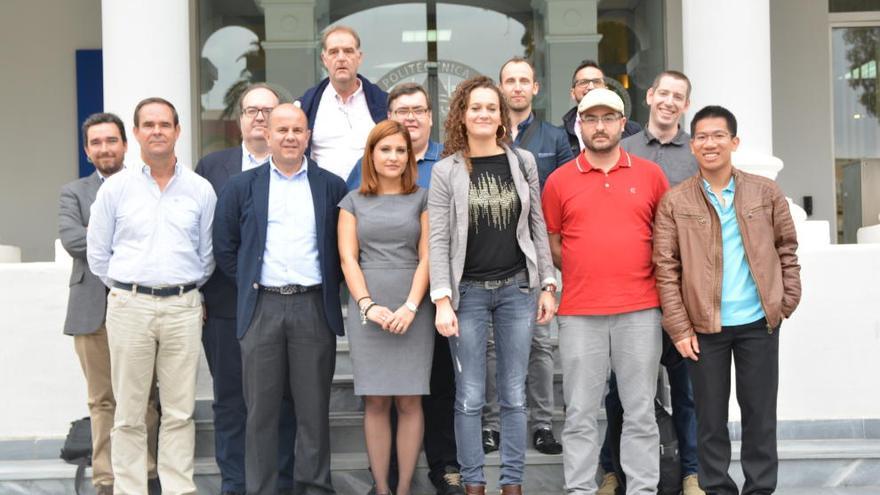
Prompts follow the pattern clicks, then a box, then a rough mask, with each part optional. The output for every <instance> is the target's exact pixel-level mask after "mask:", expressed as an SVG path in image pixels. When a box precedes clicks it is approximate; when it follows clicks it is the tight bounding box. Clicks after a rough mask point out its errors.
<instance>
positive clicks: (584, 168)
mask: <svg viewBox="0 0 880 495" xmlns="http://www.w3.org/2000/svg"><path fill="white" fill-rule="evenodd" d="M619 149H620V157H619V158H618V159H617V163H615V164H614V166H613V167H611V169H610V170H608V172H609V173H611V172H613V171H615V170H617V169H618V168H632V160H631V159H630V157H629V153H627V152H626V150H624V149H623V148H619ZM574 164H575V166H576V167H577V169H578V172H580V173H582V174H585V173H587V172H591V171H594V170H595V171H597V172H601V171H602V169H599V168H596V167H594V166H593V165H592V164H591V163H590V162H589V161H587V154H586V153H584V152H583V151H582V152H581V153H580V154H578V156H577V159H576V160H575V163H574Z"/></svg>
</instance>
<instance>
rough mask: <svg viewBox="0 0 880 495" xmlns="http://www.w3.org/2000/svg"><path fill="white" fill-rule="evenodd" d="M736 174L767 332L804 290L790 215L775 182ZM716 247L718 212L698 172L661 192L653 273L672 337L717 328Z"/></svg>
mask: <svg viewBox="0 0 880 495" xmlns="http://www.w3.org/2000/svg"><path fill="white" fill-rule="evenodd" d="M733 177H734V181H735V184H736V189H735V192H734V197H733V204H734V207H735V208H736V219H737V223H738V224H739V230H740V234H741V235H742V241H743V247H744V249H745V254H746V260H747V261H748V263H749V269H750V270H751V272H752V278H753V279H754V281H755V286H756V287H757V289H758V296H759V297H760V299H761V306H763V308H764V314H765V316H766V318H767V325H768V329H769V331H771V332H772V331H773V329H774V328H776V327H777V326H778V325H779V324H780V323H781V322H782V319H783V318H788V317H789V316H790V315H791V313H792V312H793V311H794V309H795V308H796V307H797V305H798V302H800V298H801V280H800V270H801V268H800V265H798V259H797V254H795V251H796V250H797V245H798V244H797V234H796V233H795V228H794V222H793V221H792V219H791V214H790V213H789V210H788V203H787V202H786V200H785V197H784V196H783V194H782V191H781V190H780V189H779V186H777V185H776V183H775V182H773V181H772V180H770V179H766V178H764V177H760V176H757V175H753V174H748V173H746V172H742V171H740V170H736V169H734V170H733ZM721 249H722V246H721V225H720V222H719V219H718V213H717V212H716V211H715V208H714V207H713V206H712V204H711V203H710V202H709V196H708V194H707V193H706V191H705V189H704V188H703V179H702V176H701V175H700V174H697V175H695V176H693V177H691V178H689V179H687V180H685V181H684V182H682V183H681V184H679V185H678V186H676V187H675V188H673V189H671V190H669V192H667V193H666V195H665V196H663V199H662V200H660V205H659V206H658V207H657V214H656V216H655V218H654V275H655V277H656V278H657V291H658V292H659V294H660V304H661V305H662V307H663V328H665V329H666V332H667V333H668V334H669V337H670V338H671V339H672V340H673V341H674V342H677V341H679V340H682V339H684V338H688V337H691V336H693V335H694V332H699V333H718V332H720V331H721V275H722V251H721Z"/></svg>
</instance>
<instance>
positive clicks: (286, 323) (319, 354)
mask: <svg viewBox="0 0 880 495" xmlns="http://www.w3.org/2000/svg"><path fill="white" fill-rule="evenodd" d="M241 364H242V377H243V380H244V399H245V403H246V404H247V427H246V431H245V478H246V483H247V493H248V494H249V495H275V494H277V493H278V487H277V484H278V415H279V414H280V412H281V397H282V396H283V395H284V388H285V387H287V386H288V385H289V386H290V393H291V395H292V397H293V405H294V413H295V415H296V447H295V459H296V463H295V465H294V470H293V479H294V493H296V494H297V495H306V494H309V495H311V494H327V493H335V491H334V490H333V486H332V485H331V484H330V419H329V412H330V384H331V382H332V381H333V371H334V369H335V367H336V335H334V334H333V331H332V330H330V328H329V327H328V326H327V323H326V319H325V316H324V305H323V302H322V301H321V291H312V292H307V293H304V294H294V295H289V296H282V295H280V294H273V293H270V292H263V291H261V292H260V295H259V297H258V299H257V307H256V309H255V311H254V318H253V321H252V322H251V324H250V326H249V327H248V330H247V333H245V335H244V337H243V338H242V339H241Z"/></svg>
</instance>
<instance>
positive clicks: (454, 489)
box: [437, 466, 464, 495]
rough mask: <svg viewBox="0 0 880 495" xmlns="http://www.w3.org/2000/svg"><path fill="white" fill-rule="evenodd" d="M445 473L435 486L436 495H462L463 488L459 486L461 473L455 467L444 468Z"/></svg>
mask: <svg viewBox="0 0 880 495" xmlns="http://www.w3.org/2000/svg"><path fill="white" fill-rule="evenodd" d="M444 470H445V473H444V474H443V477H442V478H440V479H439V480H438V481H439V482H438V484H437V495H464V486H463V485H462V484H461V473H460V472H458V468H456V467H455V466H446V467H445V468H444Z"/></svg>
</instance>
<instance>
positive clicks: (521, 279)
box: [513, 270, 532, 294]
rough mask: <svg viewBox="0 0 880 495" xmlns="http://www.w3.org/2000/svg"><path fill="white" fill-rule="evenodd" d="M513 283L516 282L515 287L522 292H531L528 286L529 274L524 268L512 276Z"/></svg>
mask: <svg viewBox="0 0 880 495" xmlns="http://www.w3.org/2000/svg"><path fill="white" fill-rule="evenodd" d="M513 283H514V284H516V288H517V289H519V291H520V292H521V293H523V294H531V293H532V288H531V287H529V274H528V272H526V271H525V270H523V271H521V272H519V273H517V274H516V275H515V276H514V279H513Z"/></svg>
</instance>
